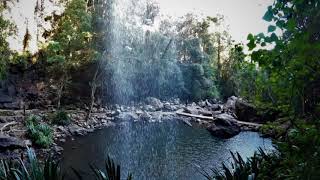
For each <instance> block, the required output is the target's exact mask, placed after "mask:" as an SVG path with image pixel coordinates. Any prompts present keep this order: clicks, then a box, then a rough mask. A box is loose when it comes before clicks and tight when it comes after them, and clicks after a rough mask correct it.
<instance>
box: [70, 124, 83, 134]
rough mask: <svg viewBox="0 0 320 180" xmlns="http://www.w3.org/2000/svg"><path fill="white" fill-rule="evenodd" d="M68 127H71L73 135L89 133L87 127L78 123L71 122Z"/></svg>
mask: <svg viewBox="0 0 320 180" xmlns="http://www.w3.org/2000/svg"><path fill="white" fill-rule="evenodd" d="M68 129H69V132H70V133H71V134H72V135H80V136H82V135H85V134H87V131H86V129H84V128H82V127H80V126H78V125H76V124H71V125H69V126H68Z"/></svg>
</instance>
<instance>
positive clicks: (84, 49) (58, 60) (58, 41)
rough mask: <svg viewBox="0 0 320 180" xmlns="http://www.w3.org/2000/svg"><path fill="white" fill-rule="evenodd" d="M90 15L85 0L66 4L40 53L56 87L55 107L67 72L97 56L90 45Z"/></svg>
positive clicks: (63, 89) (64, 83)
mask: <svg viewBox="0 0 320 180" xmlns="http://www.w3.org/2000/svg"><path fill="white" fill-rule="evenodd" d="M93 36H94V32H93V27H92V13H91V12H90V11H89V10H88V8H87V2H86V1H85V0H72V1H68V2H67V7H66V10H65V12H64V14H63V16H62V17H61V18H60V19H59V22H58V28H57V29H56V32H55V34H54V36H53V37H52V40H51V41H50V42H49V44H48V46H47V48H46V49H45V50H44V51H45V55H46V60H47V62H48V64H49V67H48V70H49V74H50V76H51V77H52V78H53V79H54V80H55V82H54V83H55V84H56V85H57V88H56V93H57V101H58V102H57V104H58V108H60V99H61V97H62V96H63V92H64V91H65V90H66V86H67V84H70V81H71V72H72V71H75V70H77V69H78V68H79V67H81V66H83V65H88V64H90V63H91V62H92V61H93V60H95V59H96V57H97V55H98V53H97V52H96V50H95V49H94V45H93Z"/></svg>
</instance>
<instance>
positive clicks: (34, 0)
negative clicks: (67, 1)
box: [3, 0, 64, 54]
mask: <svg viewBox="0 0 320 180" xmlns="http://www.w3.org/2000/svg"><path fill="white" fill-rule="evenodd" d="M3 3H4V4H5V11H4V17H5V18H7V19H8V20H10V21H11V22H12V23H13V24H14V25H15V26H16V33H15V34H14V35H12V36H11V37H9V38H8V42H9V46H10V48H11V49H12V50H14V51H17V52H22V51H24V50H25V51H29V52H30V53H32V54H34V53H36V52H38V50H39V48H40V47H41V44H43V43H45V42H47V41H48V37H49V36H50V32H51V31H52V30H53V28H54V24H55V21H56V19H57V17H59V16H60V15H61V14H62V13H63V11H64V5H63V4H62V3H61V2H60V0H10V1H4V2H3ZM27 37H28V38H27ZM24 42H26V43H24Z"/></svg>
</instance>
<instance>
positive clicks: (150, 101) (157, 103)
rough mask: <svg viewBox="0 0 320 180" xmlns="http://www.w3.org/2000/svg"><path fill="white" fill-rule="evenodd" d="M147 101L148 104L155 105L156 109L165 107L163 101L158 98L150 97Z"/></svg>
mask: <svg viewBox="0 0 320 180" xmlns="http://www.w3.org/2000/svg"><path fill="white" fill-rule="evenodd" d="M146 102H147V104H149V105H151V106H153V107H154V108H155V110H160V109H162V108H163V103H162V102H161V101H160V100H159V99H157V98H154V97H148V98H147V99H146Z"/></svg>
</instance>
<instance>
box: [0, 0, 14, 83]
mask: <svg viewBox="0 0 320 180" xmlns="http://www.w3.org/2000/svg"><path fill="white" fill-rule="evenodd" d="M3 9H4V7H3V5H2V4H0V79H3V78H4V76H5V75H6V71H7V66H8V65H9V64H10V58H11V51H10V49H9V44H8V42H7V37H8V36H9V35H10V33H12V30H13V26H12V24H11V23H10V22H9V21H8V20H5V19H4V17H3V15H2V11H3Z"/></svg>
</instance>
